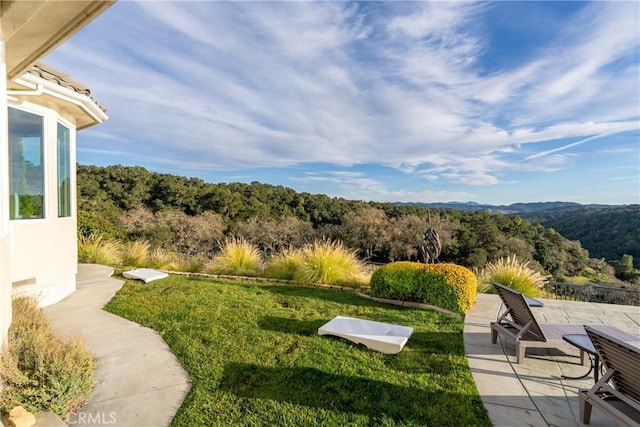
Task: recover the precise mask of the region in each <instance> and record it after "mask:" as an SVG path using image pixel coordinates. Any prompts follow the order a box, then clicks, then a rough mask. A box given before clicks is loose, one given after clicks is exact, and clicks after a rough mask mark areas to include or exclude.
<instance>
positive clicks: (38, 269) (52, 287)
mask: <svg viewBox="0 0 640 427" xmlns="http://www.w3.org/2000/svg"><path fill="white" fill-rule="evenodd" d="M9 106H12V105H11V104H9ZM16 107H17V108H24V109H26V110H27V111H29V112H32V113H37V114H41V115H43V116H44V166H45V172H44V175H45V187H44V194H45V201H44V203H45V218H44V219H23V220H11V221H9V231H10V235H11V242H10V251H11V261H10V271H11V282H12V289H13V294H14V295H18V294H28V295H32V296H34V297H36V298H37V299H38V303H39V305H40V306H41V307H44V306H47V305H50V304H54V303H56V302H58V301H60V300H61V299H63V298H64V297H66V296H67V295H69V294H71V293H72V292H73V291H75V289H76V273H77V268H78V267H77V265H78V264H77V263H78V261H77V260H78V249H77V231H76V230H77V221H76V208H75V199H76V192H75V187H76V181H75V175H76V170H75V164H76V163H75V154H74V153H75V132H76V130H75V127H74V126H73V124H71V123H69V122H68V121H67V120H63V119H62V117H60V116H59V115H58V113H57V112H56V111H54V110H52V109H49V108H43V107H40V106H36V105H33V104H30V103H24V104H22V105H21V106H16ZM58 122H60V123H62V124H63V125H64V126H66V127H67V128H69V129H70V131H71V141H70V151H71V153H72V154H71V180H72V181H71V189H72V190H71V201H72V210H71V211H72V216H71V217H66V218H58V191H57V132H56V129H57V124H58Z"/></svg>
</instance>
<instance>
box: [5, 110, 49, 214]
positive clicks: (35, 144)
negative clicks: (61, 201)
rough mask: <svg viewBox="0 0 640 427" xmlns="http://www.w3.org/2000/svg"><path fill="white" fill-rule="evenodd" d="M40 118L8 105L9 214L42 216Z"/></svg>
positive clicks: (42, 190)
mask: <svg viewBox="0 0 640 427" xmlns="http://www.w3.org/2000/svg"><path fill="white" fill-rule="evenodd" d="M42 125H43V118H42V116H38V115H36V114H31V113H27V112H26V111H21V110H16V109H15V108H9V193H10V197H9V209H10V212H9V218H10V219H31V218H44V166H43V163H44V162H43V151H42V148H43V147H42V141H43V138H42V132H43V131H42Z"/></svg>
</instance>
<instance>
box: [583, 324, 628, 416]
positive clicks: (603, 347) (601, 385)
mask: <svg viewBox="0 0 640 427" xmlns="http://www.w3.org/2000/svg"><path fill="white" fill-rule="evenodd" d="M584 329H585V331H586V332H587V335H589V338H591V341H592V342H593V345H594V347H595V348H596V351H597V352H598V354H599V356H600V360H602V362H603V363H604V365H605V366H606V368H607V372H606V373H605V374H604V376H603V377H602V378H601V379H600V381H598V382H597V383H595V385H594V386H593V387H591V388H590V389H589V390H586V389H584V390H580V392H579V393H578V395H579V398H580V419H581V421H582V422H583V423H584V424H589V421H590V420H591V408H592V407H593V406H595V407H597V408H598V409H600V410H601V411H602V412H603V413H605V414H606V415H608V416H609V417H611V418H612V419H613V420H615V421H616V423H617V424H618V425H621V426H640V347H637V346H634V345H633V344H631V343H629V342H625V341H622V340H620V339H618V338H617V337H615V336H612V335H609V334H607V333H606V332H605V331H603V330H602V328H598V327H596V326H585V327H584Z"/></svg>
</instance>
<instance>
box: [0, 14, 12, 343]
mask: <svg viewBox="0 0 640 427" xmlns="http://www.w3.org/2000/svg"><path fill="white" fill-rule="evenodd" d="M0 72H2V73H3V75H5V76H6V75H7V65H6V61H5V49H4V35H3V33H2V27H1V24H0ZM8 133H9V130H8V126H7V81H6V79H4V78H1V79H0V153H7V152H8ZM8 197H9V171H8V158H7V156H6V155H4V154H0V347H2V345H3V344H4V343H5V342H6V341H7V332H8V330H9V325H10V324H11V277H10V275H9V234H8V233H9V219H8V215H9V208H8V206H7V201H8V200H9V199H8Z"/></svg>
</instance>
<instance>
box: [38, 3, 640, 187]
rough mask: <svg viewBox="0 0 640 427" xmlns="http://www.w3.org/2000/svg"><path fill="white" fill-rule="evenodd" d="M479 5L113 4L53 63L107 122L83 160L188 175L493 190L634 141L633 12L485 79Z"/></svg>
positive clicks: (581, 25) (571, 34) (615, 6)
mask: <svg viewBox="0 0 640 427" xmlns="http://www.w3.org/2000/svg"><path fill="white" fill-rule="evenodd" d="M490 7H496V5H491V6H489V4H486V3H467V2H415V3H413V2H363V3H349V2H140V3H134V2H120V3H116V4H115V5H114V6H113V7H112V8H110V9H109V10H108V11H107V12H106V13H105V14H104V15H103V16H101V17H100V18H99V19H98V20H96V21H95V22H94V23H92V25H90V26H88V27H87V28H86V29H85V30H83V32H82V33H81V34H80V35H78V36H76V37H75V38H73V39H72V40H71V41H69V42H67V43H66V44H65V45H63V46H62V47H61V48H60V49H58V50H57V51H56V52H55V53H54V54H53V55H52V56H51V57H50V58H49V60H50V62H51V63H52V65H54V66H57V67H59V68H61V69H63V70H66V71H70V72H71V71H72V72H73V75H74V77H75V78H78V79H79V80H81V81H83V82H85V83H86V84H88V85H90V87H91V88H92V90H93V93H94V94H95V96H96V97H97V98H98V99H100V101H101V102H102V103H104V104H105V105H107V106H108V107H109V115H110V120H109V121H108V122H107V123H106V124H104V125H102V126H101V127H100V131H99V132H97V131H96V132H94V131H91V132H92V133H91V134H87V138H86V139H87V142H86V144H87V145H86V146H85V147H84V149H85V151H87V152H88V151H91V150H94V151H95V150H102V151H105V152H111V153H112V154H114V155H115V154H118V155H120V156H124V157H130V158H141V159H142V158H144V159H146V160H148V161H149V162H152V163H153V164H156V165H167V166H171V167H181V166H182V167H184V168H185V169H189V170H204V169H208V170H240V169H249V168H259V167H288V166H294V165H299V164H311V163H327V164H334V165H341V166H345V167H346V166H350V165H358V164H380V165H385V166H389V167H392V168H395V169H397V170H398V171H401V173H403V174H410V175H414V176H416V177H422V178H424V179H425V182H434V181H439V182H448V183H451V184H454V185H457V184H460V185H470V186H495V185H496V184H499V183H501V182H503V181H504V180H507V181H512V178H509V177H508V174H509V173H510V172H513V171H516V170H519V171H522V170H530V171H534V170H554V169H557V168H559V167H561V163H562V162H563V161H567V160H568V159H569V156H560V155H559V154H560V152H562V153H569V152H571V151H572V150H573V149H575V148H577V147H578V146H579V145H584V144H589V143H594V142H595V141H598V140H602V139H606V138H609V137H611V136H615V135H617V134H620V133H625V132H636V133H637V132H638V131H639V125H638V123H639V118H640V111H639V109H640V107H639V105H638V96H639V95H640V82H639V81H638V73H639V72H640V65H639V62H640V60H639V54H638V52H639V51H640V42H639V40H640V35H639V32H638V31H639V30H638V27H639V25H640V24H639V18H638V12H639V6H638V4H637V3H634V2H594V3H590V4H588V5H586V6H585V7H583V8H582V9H581V10H579V11H578V12H577V13H576V14H575V15H574V16H572V17H571V20H570V21H567V22H566V25H565V26H564V28H565V29H564V30H562V31H561V32H559V33H557V34H553V35H551V36H550V37H548V39H547V40H546V42H545V44H544V45H539V46H537V47H536V48H535V49H531V50H530V51H527V52H525V53H524V54H523V58H524V59H523V60H522V61H520V62H519V63H518V64H517V65H515V66H514V65H509V66H505V67H502V68H499V69H496V68H494V69H491V70H488V69H487V68H486V66H485V64H484V62H483V59H484V58H483V55H484V54H485V53H486V51H487V48H488V46H489V44H490V43H493V42H494V41H492V40H490V38H489V36H488V33H487V31H486V28H485V27H484V26H483V25H482V22H483V17H484V16H485V14H486V13H487V11H488V9H489V8H490ZM569 139H570V140H569ZM297 179H305V180H312V179H316V180H320V179H322V180H325V182H329V180H331V183H332V184H334V185H338V186H342V188H346V186H348V185H352V186H359V187H360V188H361V189H364V188H368V189H369V190H368V191H369V192H370V193H372V194H373V193H376V192H379V193H380V194H382V193H385V194H389V193H390V192H391V191H393V190H394V189H392V188H389V187H388V186H387V187H385V185H387V184H380V183H379V182H377V181H376V180H375V179H372V178H371V177H353V176H352V177H348V178H347V177H340V176H339V175H331V174H324V175H322V176H312V175H310V176H305V177H302V178H301V177H298V178H297ZM340 179H343V181H340ZM456 194H458V195H459V196H460V197H457V198H461V197H463V196H464V194H460V193H456Z"/></svg>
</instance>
